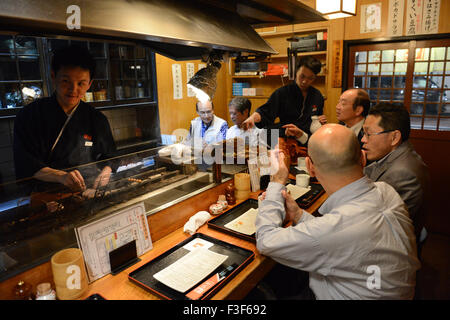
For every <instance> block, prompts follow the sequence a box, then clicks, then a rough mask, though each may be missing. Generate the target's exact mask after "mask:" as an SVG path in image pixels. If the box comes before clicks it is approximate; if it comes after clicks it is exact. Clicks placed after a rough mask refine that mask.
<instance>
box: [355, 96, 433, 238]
mask: <svg viewBox="0 0 450 320" xmlns="http://www.w3.org/2000/svg"><path fill="white" fill-rule="evenodd" d="M410 129H411V123H410V117H409V112H408V110H406V108H405V107H404V106H403V105H394V104H391V103H379V104H377V105H376V106H374V107H372V108H371V109H370V111H369V115H368V116H367V118H366V120H365V122H364V125H363V130H364V137H363V138H362V142H363V149H364V150H365V152H366V154H367V160H369V161H373V162H372V163H371V164H370V165H368V166H367V167H365V168H364V173H365V174H366V175H367V176H368V177H369V178H370V179H372V180H373V181H384V182H386V183H388V184H390V185H391V186H392V187H394V189H395V190H396V191H397V192H398V193H399V195H400V197H401V198H402V199H403V201H404V202H405V204H406V206H407V207H408V211H409V216H410V218H411V219H412V220H413V221H414V226H415V228H416V236H417V237H418V239H417V240H418V241H419V239H420V238H419V235H420V232H424V234H423V235H422V237H424V236H425V234H426V231H422V228H423V220H424V216H423V214H424V210H425V203H426V199H427V192H428V189H429V186H430V175H429V171H428V167H427V165H426V164H425V163H424V162H423V160H422V158H421V157H420V155H418V154H417V153H416V151H415V150H414V147H413V146H412V144H411V143H410V142H409V141H408V138H409V132H410Z"/></svg>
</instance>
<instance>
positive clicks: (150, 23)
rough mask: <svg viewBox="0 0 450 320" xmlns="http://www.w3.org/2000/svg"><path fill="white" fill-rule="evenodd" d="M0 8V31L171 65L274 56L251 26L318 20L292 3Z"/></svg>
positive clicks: (72, 0)
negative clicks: (90, 42) (138, 54)
mask: <svg viewBox="0 0 450 320" xmlns="http://www.w3.org/2000/svg"><path fill="white" fill-rule="evenodd" d="M74 6H76V7H74ZM1 7H2V8H1V10H0V28H1V29H2V30H9V31H17V32H21V33H27V34H30V33H34V34H37V35H42V34H43V35H49V36H50V35H69V36H75V37H89V38H101V39H112V40H124V41H133V42H138V43H142V44H145V45H146V46H149V47H151V48H153V49H154V50H155V51H156V52H158V53H161V54H163V55H165V56H168V57H170V58H172V59H175V60H189V59H198V58H200V57H202V56H204V55H205V53H207V52H211V51H214V50H215V51H223V52H231V53H233V52H249V53H255V54H267V55H269V54H274V53H277V52H276V51H275V50H274V49H272V48H271V47H270V46H269V45H268V44H267V43H266V41H264V39H262V38H261V37H260V36H259V34H258V33H257V32H256V31H255V30H254V29H253V27H252V26H251V24H253V25H254V26H268V25H278V24H287V23H299V22H311V21H321V20H324V18H322V16H321V15H320V14H319V13H318V12H317V11H315V10H313V9H311V8H309V7H307V6H305V5H303V4H301V3H300V2H298V1H295V0H277V1H272V0H270V1H269V0H267V1H266V0H257V1H256V0H254V1H250V0H248V1H232V0H230V1H226V2H225V3H224V2H222V1H215V0H210V1H205V0H197V1H186V0H58V1H54V0H2V4H1ZM74 8H75V9H76V10H74ZM77 8H79V11H78V9H77ZM77 14H79V15H78V17H79V21H80V24H79V26H80V29H77V28H76V24H75V28H74V24H73V23H72V22H73V21H76V19H75V18H76V17H77V16H76V15H77ZM74 15H75V16H74ZM299 20H300V21H299ZM68 21H69V25H68V24H67V22H68Z"/></svg>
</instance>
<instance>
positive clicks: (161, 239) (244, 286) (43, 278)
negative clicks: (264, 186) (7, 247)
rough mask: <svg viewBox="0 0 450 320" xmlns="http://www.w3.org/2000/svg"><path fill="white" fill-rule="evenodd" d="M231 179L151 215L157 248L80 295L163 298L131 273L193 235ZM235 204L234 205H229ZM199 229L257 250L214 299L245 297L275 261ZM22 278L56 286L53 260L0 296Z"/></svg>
mask: <svg viewBox="0 0 450 320" xmlns="http://www.w3.org/2000/svg"><path fill="white" fill-rule="evenodd" d="M228 183H229V182H226V183H223V184H221V185H218V186H217V187H215V188H213V189H210V190H207V191H205V192H203V193H201V194H198V195H196V196H194V197H192V198H190V199H187V200H185V201H183V202H180V203H178V204H176V205H174V206H172V207H169V208H167V209H165V210H163V211H161V212H158V213H156V214H153V215H151V216H148V217H147V219H148V222H149V228H150V233H151V237H152V241H153V249H152V250H150V251H149V252H147V253H145V254H143V255H142V256H140V257H139V258H140V259H141V261H140V262H138V263H136V264H135V265H133V266H131V267H129V268H127V269H125V270H123V271H122V272H120V273H119V274H117V275H115V276H113V275H111V274H109V275H106V276H105V277H103V278H101V279H98V280H96V281H94V282H92V283H90V284H89V287H88V290H87V291H86V292H85V293H84V294H83V296H81V297H80V299H85V298H87V297H88V296H90V295H92V294H94V293H98V294H100V295H102V296H103V297H104V298H106V299H108V300H159V299H161V298H160V297H159V296H157V295H154V294H152V293H150V292H149V291H146V290H145V289H143V288H141V287H140V286H138V285H137V284H135V283H134V282H131V281H130V280H128V274H129V273H130V272H131V271H133V270H135V269H136V268H138V267H140V266H142V265H143V264H145V263H147V262H149V261H150V260H152V259H153V258H155V257H157V256H159V255H160V254H162V253H163V252H165V251H167V250H169V249H170V248H172V247H173V246H175V245H177V244H178V243H180V242H182V241H183V240H185V239H187V238H189V237H190V235H189V234H187V233H184V232H183V226H184V224H185V223H186V222H187V220H188V219H189V217H190V216H192V215H193V214H195V213H196V212H198V211H200V210H207V208H208V207H209V206H210V205H211V204H212V203H214V202H215V201H217V198H218V195H220V194H224V190H225V187H226V185H227V184H228ZM259 193H260V192H254V193H251V194H250V198H253V199H257V196H258V194H259ZM326 197H327V196H326V194H324V195H322V196H321V197H320V198H319V199H318V200H317V201H316V202H315V203H314V204H313V205H312V206H311V207H309V208H307V209H306V210H307V211H308V212H310V213H313V212H315V211H316V210H317V209H318V208H319V207H320V205H321V204H322V203H323V202H324V201H325V199H326ZM241 202H242V201H238V202H237V203H236V204H235V205H234V206H236V205H239V204H240V203H241ZM234 206H230V207H229V209H231V208H233V207H234ZM198 232H201V233H204V234H206V235H208V236H211V237H214V238H217V239H220V240H222V241H225V242H229V243H231V244H234V245H237V246H240V247H243V248H245V249H248V250H251V251H253V252H255V258H254V260H252V261H251V262H250V263H249V264H248V265H247V266H246V267H245V268H244V269H243V270H242V271H241V272H239V273H238V274H237V275H236V276H235V277H234V278H233V279H231V280H230V281H229V282H228V283H227V284H226V285H225V286H224V287H223V288H221V289H220V290H219V291H218V292H217V293H216V294H215V295H214V296H213V298H212V299H214V300H225V299H233V300H239V299H243V298H244V297H245V296H246V295H247V294H248V293H249V292H250V291H251V290H252V289H253V288H254V287H255V286H256V284H257V283H258V282H259V281H260V280H261V279H262V278H263V277H264V276H265V275H266V274H267V273H268V272H269V271H270V270H271V269H272V267H273V266H274V265H275V262H274V261H273V260H272V259H270V258H268V257H265V256H263V255H260V254H259V253H258V252H257V250H256V245H255V244H254V243H252V242H250V241H246V240H243V239H240V238H237V237H234V236H232V235H229V234H226V233H223V232H220V231H218V230H215V229H211V228H209V227H208V226H207V224H205V225H203V226H202V227H200V228H199V229H198ZM19 280H24V281H26V282H28V283H30V284H31V285H32V286H33V289H34V290H35V288H36V285H37V284H39V283H42V282H50V283H51V284H52V287H54V283H53V276H52V272H51V265H50V262H46V263H44V264H42V265H39V266H37V267H35V268H33V269H30V270H28V271H25V272H23V273H22V274H19V275H17V276H14V277H12V278H10V279H7V280H5V281H3V282H1V283H0V299H12V298H13V296H12V288H14V286H15V285H16V284H17V282H18V281H19Z"/></svg>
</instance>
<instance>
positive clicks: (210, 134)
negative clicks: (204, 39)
mask: <svg viewBox="0 0 450 320" xmlns="http://www.w3.org/2000/svg"><path fill="white" fill-rule="evenodd" d="M195 109H196V110H197V114H198V115H199V116H198V117H197V118H195V119H194V120H192V121H191V126H190V128H189V134H188V136H187V139H186V144H192V145H193V146H194V147H197V146H201V147H202V148H205V147H206V146H207V145H210V144H212V143H215V142H220V141H222V140H225V138H226V134H227V130H228V124H227V122H226V121H225V120H223V119H222V118H219V117H218V116H216V115H215V114H214V104H213V102H212V101H211V100H207V101H205V102H201V101H197V103H196V104H195Z"/></svg>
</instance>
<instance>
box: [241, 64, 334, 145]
mask: <svg viewBox="0 0 450 320" xmlns="http://www.w3.org/2000/svg"><path fill="white" fill-rule="evenodd" d="M321 67H322V64H321V62H320V61H319V60H317V59H315V58H313V57H303V58H302V59H300V60H299V62H298V63H297V66H296V69H295V81H294V82H292V83H290V84H288V85H286V86H283V87H281V88H279V89H277V90H275V92H273V93H272V95H271V96H270V98H269V100H268V101H267V102H266V103H265V104H263V105H262V106H260V107H259V108H258V109H256V111H255V112H254V113H253V114H252V115H251V116H250V117H249V118H248V119H247V120H245V121H244V122H243V128H244V129H245V130H247V129H249V128H253V127H254V126H255V125H256V126H257V127H258V128H272V127H273V123H274V121H275V119H276V118H277V117H278V118H280V126H281V128H283V129H285V131H284V134H285V135H286V136H293V137H295V139H296V140H297V141H299V142H300V143H302V144H306V142H307V141H308V137H309V135H310V134H311V131H310V127H311V122H312V120H311V116H313V115H319V121H320V122H321V124H324V123H326V122H327V119H326V116H324V115H323V105H324V99H323V96H322V94H321V93H320V91H319V90H317V89H316V88H314V87H313V86H312V84H313V83H314V80H315V79H316V77H317V74H318V73H319V72H320V70H321Z"/></svg>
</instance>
